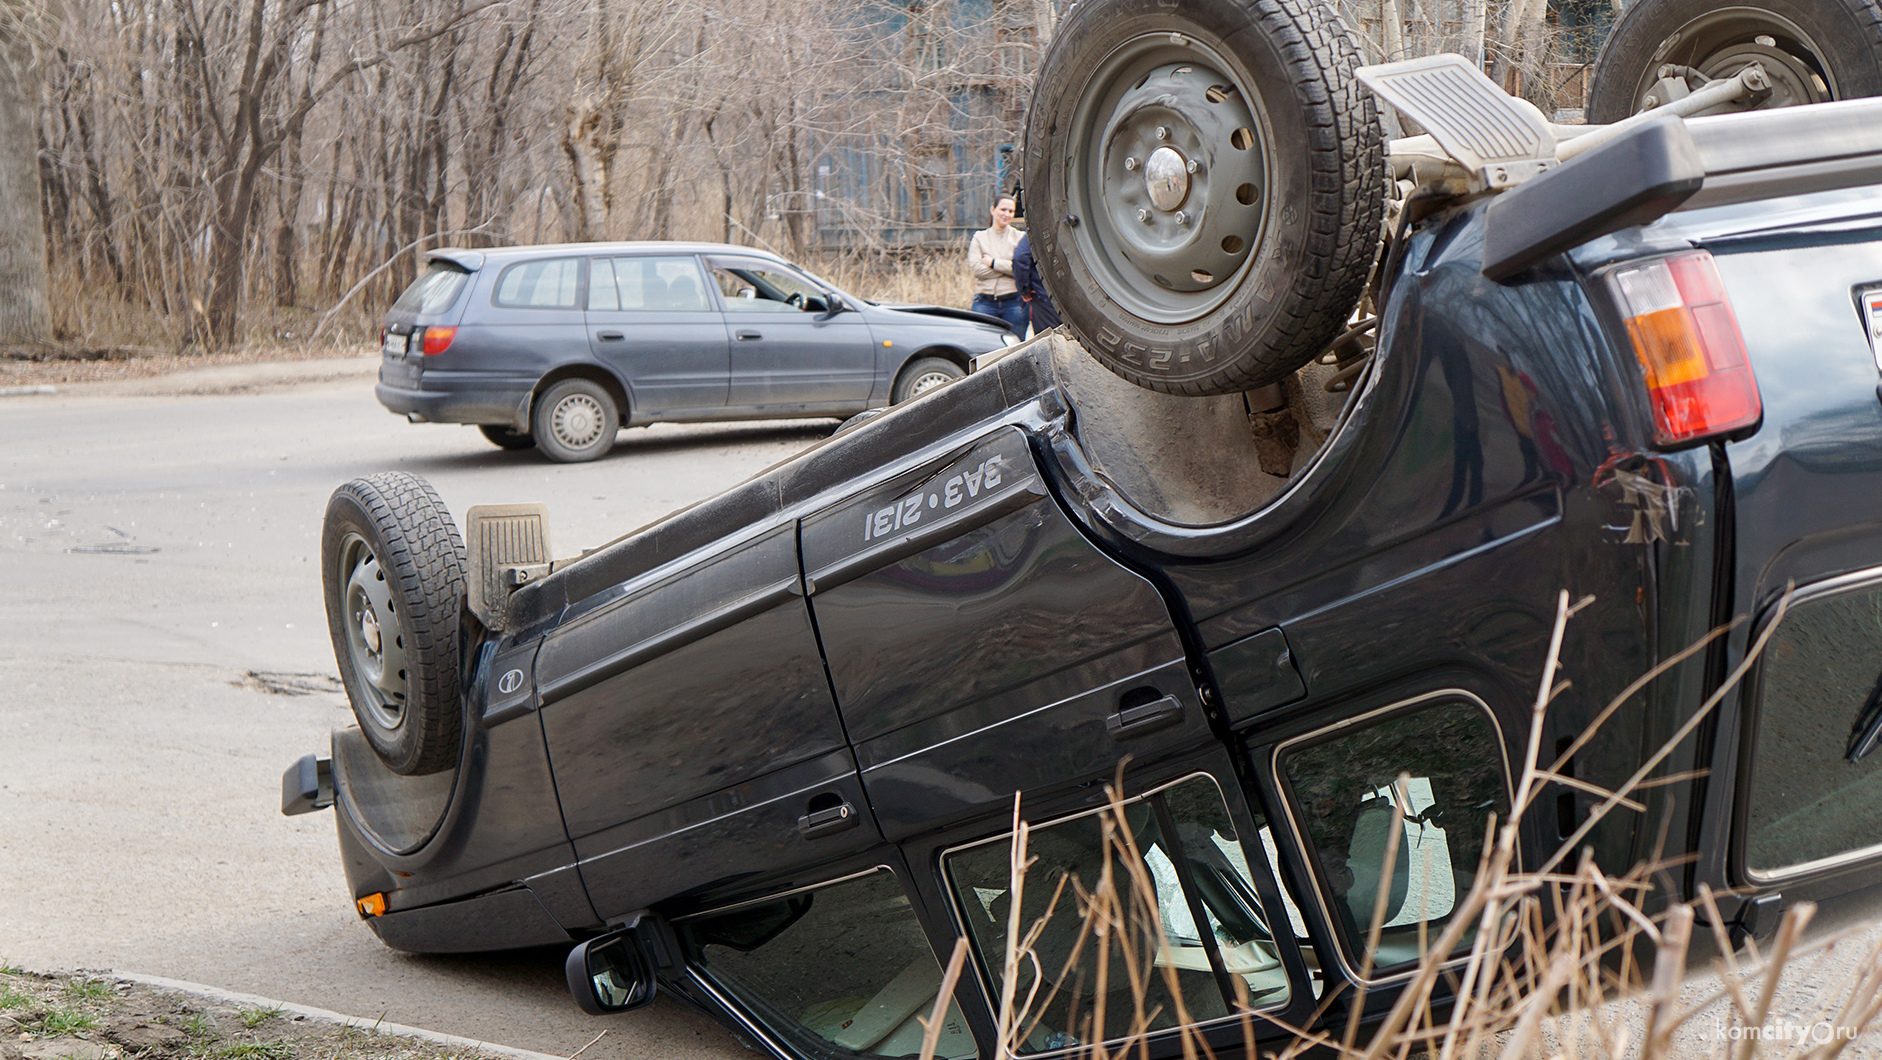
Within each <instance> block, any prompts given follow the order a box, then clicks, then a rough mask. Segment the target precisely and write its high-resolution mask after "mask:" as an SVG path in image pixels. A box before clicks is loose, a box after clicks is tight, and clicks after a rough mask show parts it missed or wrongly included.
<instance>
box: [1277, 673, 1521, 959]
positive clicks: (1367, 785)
mask: <svg viewBox="0 0 1882 1060" xmlns="http://www.w3.org/2000/svg"><path fill="white" fill-rule="evenodd" d="M1277 761H1278V766H1279V772H1280V774H1281V776H1282V779H1283V781H1284V782H1285V785H1286V789H1287V794H1288V799H1289V802H1288V811H1289V813H1290V814H1291V815H1292V817H1293V820H1294V824H1295V827H1296V831H1297V833H1298V834H1300V835H1301V838H1302V840H1303V841H1304V843H1305V845H1306V846H1307V848H1308V856H1309V859H1310V863H1311V864H1312V866H1313V868H1314V870H1315V873H1316V875H1317V876H1318V877H1319V881H1318V882H1319V884H1320V888H1321V891H1322V895H1323V897H1324V899H1325V905H1326V908H1327V912H1328V913H1329V915H1330V919H1331V920H1332V921H1333V925H1334V928H1335V930H1336V931H1337V932H1338V934H1339V936H1340V941H1341V945H1342V946H1343V947H1344V949H1345V952H1346V956H1347V959H1348V960H1349V961H1350V962H1351V963H1352V964H1353V965H1354V966H1355V967H1357V966H1358V965H1359V964H1360V962H1361V959H1362V957H1363V955H1364V949H1365V945H1366V938H1367V934H1368V932H1369V930H1370V928H1371V926H1372V922H1373V917H1374V913H1375V911H1377V910H1378V909H1379V891H1380V888H1381V887H1385V888H1386V889H1387V894H1386V896H1385V902H1384V909H1383V913H1384V919H1383V920H1382V921H1380V925H1379V926H1380V932H1379V946H1378V949H1377V951H1376V952H1375V953H1374V954H1373V955H1372V961H1371V963H1372V968H1373V969H1374V970H1388V969H1391V968H1393V967H1395V966H1399V965H1403V964H1406V963H1408V962H1411V961H1415V960H1417V959H1418V956H1419V954H1420V948H1419V946H1420V940H1421V939H1428V938H1435V937H1437V935H1438V933H1439V932H1441V931H1442V930H1443V929H1444V926H1445V925H1446V924H1447V923H1448V922H1449V920H1450V917H1451V915H1452V914H1453V913H1454V912H1456V910H1457V906H1458V902H1459V900H1460V899H1462V898H1463V896H1464V895H1465V894H1466V893H1468V892H1469V890H1470V887H1471V883H1472V881H1473V880H1474V879H1475V877H1476V874H1477V862H1478V859H1479V858H1480V857H1481V856H1482V854H1483V838H1484V827H1485V822H1486V821H1487V819H1488V817H1489V815H1490V814H1491V813H1495V814H1496V815H1497V817H1498V819H1503V818H1505V817H1507V816H1508V813H1509V782H1508V779H1507V776H1508V772H1507V769H1506V768H1505V765H1504V758H1503V744H1502V740H1501V739H1500V737H1499V736H1498V735H1497V730H1496V726H1495V724H1494V723H1493V722H1492V721H1491V720H1490V717H1489V714H1488V713H1487V711H1486V709H1485V708H1484V707H1483V706H1482V705H1481V704H1480V703H1479V702H1478V701H1477V700H1475V699H1474V698H1469V697H1465V696H1462V695H1455V696H1452V695H1445V696H1441V697H1437V698H1436V699H1435V700H1434V701H1427V702H1426V703H1424V704H1422V705H1420V706H1419V707H1418V708H1416V709H1411V710H1399V711H1395V712H1393V713H1391V714H1388V715H1385V716H1381V717H1377V718H1375V719H1373V720H1370V721H1363V722H1361V723H1359V724H1356V725H1355V724H1348V725H1343V726H1341V727H1339V728H1338V729H1335V730H1333V731H1332V732H1330V733H1327V734H1324V735H1316V736H1309V737H1306V738H1304V739H1302V740H1298V741H1295V742H1293V743H1290V744H1286V745H1283V746H1282V748H1281V751H1280V753H1279V755H1278V756H1277ZM1395 827H1396V828H1398V829H1399V836H1398V841H1397V843H1396V851H1395V852H1394V853H1393V856H1392V861H1391V863H1390V864H1389V865H1388V864H1387V862H1386V856H1387V853H1388V851H1392V850H1393V846H1394V844H1393V843H1392V834H1391V833H1392V830H1393V828H1395ZM1470 937H1471V936H1470V935H1469V934H1468V933H1467V934H1466V935H1465V936H1464V939H1465V941H1466V943H1468V941H1469V939H1470Z"/></svg>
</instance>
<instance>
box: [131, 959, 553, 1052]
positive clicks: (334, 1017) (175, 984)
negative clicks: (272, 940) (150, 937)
mask: <svg viewBox="0 0 1882 1060" xmlns="http://www.w3.org/2000/svg"><path fill="white" fill-rule="evenodd" d="M110 974H111V975H112V976H113V977H114V978H118V979H123V980H127V981H129V982H133V983H142V984H143V985H145V986H148V987H151V988H153V989H156V990H169V991H173V992H175V993H179V994H194V995H196V996H198V997H205V998H209V999H210V1000H212V1001H221V1002H226V1003H228V1004H231V1005H241V1006H243V1007H244V1008H256V1009H280V1010H281V1011H282V1012H291V1013H293V1014H294V1015H297V1016H305V1017H307V1018H308V1019H313V1020H321V1021H323V1022H326V1023H337V1024H340V1025H341V1026H343V1027H357V1028H359V1029H361V1030H369V1031H372V1032H374V1033H376V1034H393V1035H397V1036H399V1037H401V1038H418V1039H422V1040H424V1041H428V1042H436V1043H437V1044H439V1045H448V1046H452V1047H453V1048H458V1049H476V1050H478V1051H480V1052H485V1053H493V1054H495V1055H497V1056H508V1057H514V1058H515V1060H565V1058H564V1057H561V1056H558V1055H556V1054H554V1053H538V1052H532V1051H531V1050H528V1049H517V1048H515V1047H513V1046H508V1045H497V1044H495V1043H494V1042H481V1041H478V1040H477V1039H475V1038H462V1037H459V1036H457V1035H455V1034H443V1033H440V1032H438V1031H428V1030H425V1029H424V1028H422V1027H407V1026H405V1025H404V1024H400V1023H387V1022H385V1021H384V1020H369V1019H361V1018H360V1017H358V1016H348V1015H346V1014H345V1013H343V1012H329V1011H328V1010H326V1009H323V1008H313V1007H311V1006H308V1005H297V1004H294V1003H293V1002H291V1001H280V1000H276V999H275V998H268V997H260V996H258V995H255V994H238V993H236V992H235V991H233V990H223V989H221V988H219V987H213V986H205V985H203V984H202V983H190V982H185V981H183V980H181V979H165V978H163V977H162V976H156V975H140V974H138V973H136V972H124V971H118V970H116V969H113V970H112V971H111V973H110Z"/></svg>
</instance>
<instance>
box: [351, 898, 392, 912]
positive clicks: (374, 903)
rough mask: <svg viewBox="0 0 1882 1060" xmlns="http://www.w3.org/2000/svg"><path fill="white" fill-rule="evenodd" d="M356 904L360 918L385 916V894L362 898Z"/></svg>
mask: <svg viewBox="0 0 1882 1060" xmlns="http://www.w3.org/2000/svg"><path fill="white" fill-rule="evenodd" d="M356 904H357V905H358V906H359V915H360V916H384V915H385V911H386V896H385V895H384V894H369V895H367V896H366V897H364V898H361V899H360V900H359V901H358V903H356Z"/></svg>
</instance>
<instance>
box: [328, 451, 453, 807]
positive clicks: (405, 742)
mask: <svg viewBox="0 0 1882 1060" xmlns="http://www.w3.org/2000/svg"><path fill="white" fill-rule="evenodd" d="M320 562H321V571H322V581H323V582H324V583H325V588H326V603H327V628H328V631H329V633H330V634H331V635H332V637H333V653H334V657H335V659H336V660H337V661H338V662H339V665H340V680H341V682H342V683H343V684H344V685H345V686H346V696H347V699H348V700H350V701H351V702H352V705H353V716H354V717H355V718H357V719H358V721H359V727H360V731H361V733H362V734H364V735H365V737H366V740H367V742H368V743H369V744H371V745H372V749H373V751H374V752H376V753H377V754H378V756H379V759H380V760H381V761H382V762H384V763H385V766H386V768H387V769H389V770H391V771H392V772H394V773H398V774H401V775H405V776H421V775H424V774H429V773H437V772H440V771H442V770H445V769H449V768H451V767H452V766H454V765H456V764H457V757H458V744H459V736H460V734H461V732H462V720H461V702H462V697H461V695H460V692H459V675H458V622H459V616H460V615H461V614H462V613H463V606H464V541H463V539H462V538H461V537H459V536H458V532H457V524H456V523H454V522H452V521H451V512H450V510H449V509H447V508H446V507H445V506H444V502H443V501H441V500H439V498H438V494H437V491H436V490H433V489H432V488H431V484H430V483H429V482H426V481H425V480H424V479H422V478H419V477H418V476H417V475H409V474H405V473H403V472H386V473H382V474H377V475H369V476H367V477H365V478H357V479H354V480H353V481H351V482H348V483H347V484H346V485H344V486H341V487H340V488H339V489H337V490H335V491H334V492H333V496H332V498H330V499H329V500H328V501H327V514H326V520H325V522H324V524H323V527H322V531H321V538H320Z"/></svg>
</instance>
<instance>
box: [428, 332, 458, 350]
mask: <svg viewBox="0 0 1882 1060" xmlns="http://www.w3.org/2000/svg"><path fill="white" fill-rule="evenodd" d="M454 338H457V329H456V328H426V329H425V352H426V353H443V352H444V351H446V350H448V349H450V348H451V340H452V339H454Z"/></svg>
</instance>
